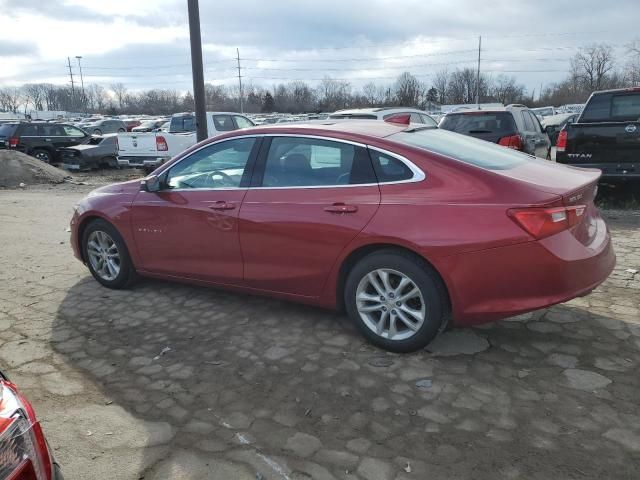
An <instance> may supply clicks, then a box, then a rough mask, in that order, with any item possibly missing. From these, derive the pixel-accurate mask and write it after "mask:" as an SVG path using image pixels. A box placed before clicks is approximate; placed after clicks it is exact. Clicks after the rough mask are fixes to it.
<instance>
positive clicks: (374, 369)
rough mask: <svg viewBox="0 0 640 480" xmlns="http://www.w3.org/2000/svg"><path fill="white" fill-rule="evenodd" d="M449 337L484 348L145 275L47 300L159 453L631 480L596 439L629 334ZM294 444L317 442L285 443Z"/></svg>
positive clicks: (634, 339) (524, 322)
mask: <svg viewBox="0 0 640 480" xmlns="http://www.w3.org/2000/svg"><path fill="white" fill-rule="evenodd" d="M462 331H463V332H466V333H467V334H468V335H472V336H477V337H480V338H484V339H486V340H487V341H488V345H489V347H488V348H486V349H484V350H483V351H479V352H478V353H475V354H472V355H471V354H467V355H465V354H455V348H454V349H453V352H452V349H451V348H449V349H445V350H446V352H445V353H440V354H438V353H432V352H429V351H427V350H425V351H421V352H418V353H415V354H410V355H395V354H390V353H385V352H382V351H380V350H378V349H376V348H374V347H372V346H370V345H369V344H367V343H366V342H365V341H364V340H363V339H362V338H361V336H360V335H359V334H358V332H357V330H356V329H355V328H354V326H353V325H352V324H351V322H349V321H348V320H347V319H346V318H345V317H344V316H343V315H341V314H339V313H334V312H329V311H324V310H321V309H316V308H311V307H306V306H300V305H295V304H291V303H286V302H282V301H277V300H272V299H267V298H261V297H254V296H246V295H239V294H234V293H228V292H223V291H219V290H212V289H206V288H201V287H193V286H187V285H181V284H176V283H170V282H163V281H155V280H154V281H152V280H144V281H141V282H140V283H139V284H138V285H136V286H135V287H134V288H133V289H132V290H122V291H113V290H107V289H105V288H103V287H101V286H100V285H98V284H97V283H96V282H95V281H94V280H93V279H92V278H90V277H89V276H87V277H86V278H84V279H83V280H81V281H79V282H78V283H77V284H75V285H74V286H73V287H71V288H70V289H69V291H68V294H67V295H66V297H65V298H64V300H63V301H62V302H61V304H60V307H59V309H58V311H57V314H56V319H55V325H54V330H53V335H52V343H53V346H54V348H55V350H56V351H57V352H58V353H59V354H60V355H62V356H63V357H64V358H65V359H66V360H67V362H68V363H69V364H71V365H73V366H74V367H76V368H78V369H79V370H81V371H82V372H83V375H85V376H86V377H88V378H90V379H92V381H93V382H94V383H95V384H96V385H98V386H99V387H100V388H101V389H102V391H103V393H104V397H105V399H106V404H107V405H106V406H110V405H113V406H114V407H116V406H117V407H119V408H123V409H125V410H126V411H127V412H128V413H130V414H131V415H133V416H135V417H137V418H139V419H140V420H143V421H146V422H167V423H169V424H170V425H171V426H172V427H173V431H174V432H175V435H172V436H171V437H170V438H167V439H165V441H166V442H167V443H166V445H167V446H168V447H169V451H173V450H179V449H188V450H191V451H194V452H198V453H199V454H202V455H209V456H213V457H214V458H220V459H222V458H224V459H227V460H229V461H231V460H233V461H239V462H241V463H245V464H246V465H252V466H251V468H252V469H253V470H254V471H257V470H260V469H267V470H268V465H267V464H265V463H264V462H263V463H254V462H253V461H252V460H250V459H249V458H248V457H247V456H245V454H246V452H247V451H251V452H262V453H261V454H264V455H270V456H273V457H274V458H278V459H280V460H279V461H280V462H281V463H283V464H284V465H285V467H284V469H285V470H286V471H301V472H306V473H307V475H311V476H312V477H313V475H314V474H313V473H309V472H310V471H312V467H310V466H309V465H310V464H312V463H313V464H316V463H317V464H319V465H321V466H322V467H324V468H326V469H328V470H330V471H332V472H333V473H334V474H335V475H344V471H345V470H352V471H353V470H354V469H356V468H357V466H358V464H359V463H360V462H361V460H362V458H364V457H373V458H376V459H380V460H381V461H384V462H388V463H390V464H391V465H393V466H394V467H393V468H395V469H396V470H398V473H401V472H402V469H403V468H406V464H407V463H410V465H411V469H412V471H413V472H414V473H415V474H416V475H417V476H418V477H420V475H421V473H420V472H424V474H425V475H426V474H427V473H429V474H431V475H435V476H436V477H439V476H445V477H449V478H452V477H458V476H461V477H464V476H466V475H471V474H473V475H474V478H498V477H500V478H501V477H508V478H516V477H517V476H522V477H523V478H558V477H562V476H564V477H566V478H573V477H574V476H575V477H579V478H625V476H628V477H629V478H631V477H632V472H633V471H636V472H637V470H634V468H636V467H637V465H638V463H637V460H638V457H637V456H636V457H632V456H630V455H631V454H630V452H629V450H628V448H629V445H626V448H621V446H620V442H621V441H623V440H619V439H618V438H617V436H616V434H615V432H614V433H613V434H611V433H610V432H611V431H612V430H616V429H626V428H628V427H629V425H634V424H635V425H638V424H639V421H640V417H639V416H638V410H637V408H638V403H637V402H638V401H637V399H638V393H639V391H640V387H639V386H638V382H637V373H636V372H637V366H638V364H639V363H640V352H639V350H640V331H639V330H638V328H637V326H634V325H632V324H629V323H626V322H624V321H621V320H616V319H614V318H608V317H603V316H600V315H596V314H593V313H590V312H589V311H588V310H587V309H585V308H582V307H577V306H573V305H560V306H556V307H553V308H551V309H549V310H547V311H545V312H543V313H541V314H538V315H533V316H523V317H520V318H518V319H515V320H512V321H503V322H499V323H495V324H490V325H488V326H484V327H482V328H475V329H465V330H462ZM454 332H455V330H454ZM445 335H448V334H445ZM457 338H458V337H456V336H455V335H454V336H452V337H451V340H450V341H452V342H454V343H455V342H457V341H459V340H457ZM454 347H455V345H454ZM584 372H587V373H584ZM110 402H113V403H112V404H111V403H110ZM608 432H609V433H608ZM301 433H304V434H307V435H311V436H313V437H315V438H316V439H317V440H318V444H317V446H316V447H315V448H312V449H310V450H309V451H306V450H305V449H304V448H302V447H300V445H298V443H301V442H296V441H295V439H296V438H299V437H295V435H297V434H298V435H299V434H301ZM603 435H606V436H603ZM618 436H620V435H618ZM620 437H621V438H622V437H624V435H621V436H620ZM292 439H294V440H292ZM155 448H156V446H153V447H152V446H150V447H149V452H150V454H151V452H152V451H153V455H157V451H156V450H154V449H155ZM318 449H320V450H318ZM315 450H318V452H317V453H315V454H314V453H313V452H314V451H315ZM323 451H324V452H327V451H329V452H331V451H341V452H343V453H344V455H343V456H342V457H339V456H338V455H335V457H336V458H337V457H339V458H340V459H341V460H340V459H339V460H336V459H335V458H333V457H331V455H330V454H327V453H324V454H323V453H322V452H323ZM596 452H597V454H596ZM302 457H308V458H310V459H311V460H309V459H307V460H304V461H303V460H302ZM630 459H631V461H630ZM634 461H635V467H634ZM340 462H342V463H340ZM142 464H146V463H145V462H142ZM258 473H260V472H258ZM262 473H263V474H265V475H267V474H268V472H266V473H265V472H262ZM418 477H416V478H418ZM267 478H269V476H267ZM313 478H315V477H313Z"/></svg>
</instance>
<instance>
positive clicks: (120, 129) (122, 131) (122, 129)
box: [118, 128, 126, 133]
mask: <svg viewBox="0 0 640 480" xmlns="http://www.w3.org/2000/svg"><path fill="white" fill-rule="evenodd" d="M124 132H126V130H125V129H124V128H119V129H118V133H124Z"/></svg>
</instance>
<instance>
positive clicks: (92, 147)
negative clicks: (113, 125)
mask: <svg viewBox="0 0 640 480" xmlns="http://www.w3.org/2000/svg"><path fill="white" fill-rule="evenodd" d="M60 155H61V157H62V167H63V168H66V169H67V170H91V169H95V168H105V167H113V168H117V167H118V137H117V136H116V134H113V133H111V134H109V135H104V136H94V137H92V138H91V139H90V140H89V141H88V142H87V143H85V144H82V145H77V146H75V147H67V148H62V149H60Z"/></svg>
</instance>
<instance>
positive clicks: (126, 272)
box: [82, 220, 136, 289]
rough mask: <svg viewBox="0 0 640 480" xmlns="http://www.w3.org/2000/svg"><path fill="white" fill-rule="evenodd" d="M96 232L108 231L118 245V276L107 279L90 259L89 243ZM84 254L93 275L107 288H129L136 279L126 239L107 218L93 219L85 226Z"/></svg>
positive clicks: (83, 235) (83, 237)
mask: <svg viewBox="0 0 640 480" xmlns="http://www.w3.org/2000/svg"><path fill="white" fill-rule="evenodd" d="M94 232H104V233H106V234H107V235H108V236H109V237H110V238H111V239H112V240H113V242H114V243H115V245H116V247H117V251H118V254H119V272H118V274H117V276H115V278H113V279H105V278H103V276H101V274H100V273H99V272H98V271H97V270H96V268H95V267H94V264H93V262H92V261H91V260H90V256H89V251H88V243H89V238H90V237H91V234H92V233H94ZM82 255H83V257H84V260H85V262H86V264H87V267H88V268H89V271H90V272H91V275H93V278H95V279H96V280H97V281H98V282H99V283H101V284H102V285H104V286H105V287H107V288H113V289H121V288H127V287H129V286H130V285H132V284H133V282H135V280H136V270H135V267H134V265H133V262H132V261H131V256H130V255H129V250H128V249H127V245H126V244H125V242H124V239H123V238H122V236H121V235H120V233H119V232H118V230H116V228H115V227H114V226H113V225H111V224H110V223H109V222H106V221H105V220H93V221H92V222H91V223H90V224H89V225H87V228H85V230H84V232H83V234H82Z"/></svg>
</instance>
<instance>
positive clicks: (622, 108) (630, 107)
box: [580, 92, 640, 123]
mask: <svg viewBox="0 0 640 480" xmlns="http://www.w3.org/2000/svg"><path fill="white" fill-rule="evenodd" d="M637 121H640V92H633V93H622V94H614V93H602V94H598V95H594V96H593V97H591V100H589V103H587V106H586V107H584V111H583V112H582V117H580V122H581V123H583V122H587V123H588V122H637Z"/></svg>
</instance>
